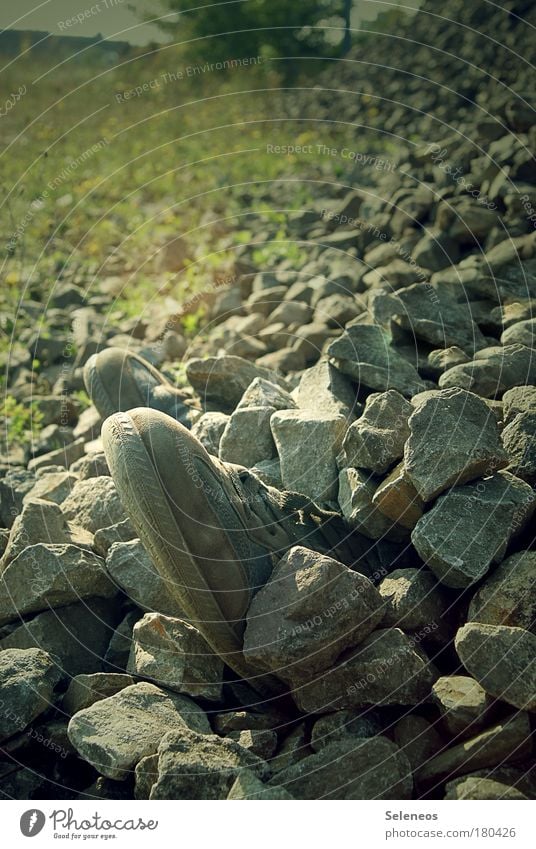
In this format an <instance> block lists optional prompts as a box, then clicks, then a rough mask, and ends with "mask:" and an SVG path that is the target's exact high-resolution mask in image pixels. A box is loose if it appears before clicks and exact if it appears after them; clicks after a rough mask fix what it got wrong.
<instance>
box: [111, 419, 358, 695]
mask: <svg viewBox="0 0 536 849" xmlns="http://www.w3.org/2000/svg"><path fill="white" fill-rule="evenodd" d="M102 437H103V443H104V451H105V453H106V458H107V460H108V464H109V467H110V471H111V473H112V476H113V479H114V481H115V484H116V486H117V490H118V492H119V496H120V498H121V501H122V503H123V506H124V508H125V510H126V512H127V513H128V515H129V517H130V520H131V522H132V524H133V526H134V528H135V529H136V531H137V533H138V535H139V537H140V539H141V541H142V542H143V544H144V546H145V548H146V549H147V551H148V552H149V554H150V556H151V557H152V559H153V562H154V564H155V567H156V569H157V570H158V572H159V573H160V575H161V576H162V578H163V579H164V581H165V582H166V585H167V587H168V589H169V592H170V593H171V594H173V595H174V596H175V597H176V599H177V601H178V602H179V604H180V606H181V608H182V609H183V610H184V611H185V612H186V615H187V616H188V617H189V619H190V620H191V622H192V624H194V625H195V626H196V627H197V628H198V630H199V631H200V632H201V633H202V634H203V636H204V637H205V639H206V641H207V642H208V643H209V645H210V646H211V647H212V649H213V650H214V651H215V652H216V653H217V654H218V655H219V656H220V657H221V658H222V659H223V660H224V661H225V663H226V664H227V665H228V666H229V667H231V669H233V670H234V671H235V672H237V673H238V674H239V675H240V676H241V677H243V678H246V679H248V680H249V681H250V683H252V685H253V686H254V687H256V689H257V690H258V691H259V692H263V690H264V692H266V690H268V689H272V690H275V689H279V690H280V686H279V684H277V687H274V686H273V681H268V683H267V679H268V676H265V675H264V674H262V673H261V674H259V673H258V672H255V670H254V669H252V668H251V667H250V666H249V665H248V663H247V662H246V660H245V658H244V656H243V654H242V646H243V632H244V628H245V616H246V613H247V610H248V608H249V606H250V604H251V600H252V598H253V596H254V595H255V593H256V592H257V590H258V589H260V587H262V586H264V584H265V583H266V582H267V580H268V578H269V577H270V575H271V572H272V569H273V567H274V565H275V564H276V562H277V561H278V560H279V559H280V558H281V557H282V556H283V554H284V553H285V552H286V551H287V550H288V549H289V548H290V547H292V546H293V545H298V544H299V545H304V546H307V547H309V548H313V549H315V550H317V551H322V552H324V553H329V554H331V555H332V556H333V557H336V558H337V559H339V560H342V561H343V562H345V563H346V564H347V565H356V564H357V565H358V569H359V571H365V572H367V571H368V570H369V568H370V564H368V563H367V555H368V552H370V550H371V548H373V546H374V543H371V541H370V540H366V539H365V538H364V537H360V536H359V537H358V540H357V542H358V545H357V546H356V540H355V535H353V534H349V532H348V530H347V529H346V527H345V525H344V524H343V521H342V519H341V518H340V517H339V516H338V515H337V514H333V513H327V512H325V511H323V510H321V509H320V508H318V507H317V506H316V505H315V504H313V503H312V502H310V501H309V500H308V499H307V498H306V497H305V496H301V495H298V494H296V493H289V492H283V493H282V492H279V490H276V489H273V488H272V487H269V486H266V485H265V484H263V483H262V482H261V481H260V480H259V478H257V477H256V475H254V474H253V473H252V472H250V471H249V470H248V469H245V468H244V467H242V466H235V465H233V464H230V463H223V462H221V461H220V460H218V459H217V458H215V457H212V456H211V455H210V454H209V453H208V452H207V451H206V450H205V448H204V447H203V445H202V444H201V443H200V442H199V440H197V439H196V438H195V437H194V436H192V434H191V433H190V432H189V431H188V430H186V428H184V427H183V426H182V425H181V424H179V423H178V422H177V421H174V420H173V419H172V418H170V417H169V416H166V415H164V414H163V413H161V412H158V411H156V410H151V409H148V408H139V409H134V410H129V411H128V413H116V414H115V415H113V416H111V417H110V418H108V419H107V420H106V421H105V422H104V425H103V428H102ZM358 561H359V563H358Z"/></svg>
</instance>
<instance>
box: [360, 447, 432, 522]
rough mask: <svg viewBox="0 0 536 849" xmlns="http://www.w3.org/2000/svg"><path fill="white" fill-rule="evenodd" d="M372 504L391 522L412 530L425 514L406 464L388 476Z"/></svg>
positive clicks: (402, 464)
mask: <svg viewBox="0 0 536 849" xmlns="http://www.w3.org/2000/svg"><path fill="white" fill-rule="evenodd" d="M372 504H373V506H374V507H377V508H378V510H379V511H380V513H383V515H384V516H386V517H387V518H388V519H390V521H391V522H392V523H394V524H396V525H400V526H401V527H402V528H407V529H408V530H410V531H411V530H412V529H413V528H414V527H415V525H416V524H417V522H418V521H419V519H420V518H421V516H422V514H423V509H424V502H423V500H422V498H421V497H420V495H419V494H418V493H417V490H416V489H415V487H414V486H413V484H412V483H411V481H410V479H409V477H408V474H407V472H406V469H405V466H404V463H399V464H398V466H395V468H394V469H393V471H392V472H391V473H390V474H389V475H387V477H386V478H385V479H384V480H383V481H382V483H381V484H380V485H379V487H378V488H377V489H376V491H375V492H374V495H373V496H372Z"/></svg>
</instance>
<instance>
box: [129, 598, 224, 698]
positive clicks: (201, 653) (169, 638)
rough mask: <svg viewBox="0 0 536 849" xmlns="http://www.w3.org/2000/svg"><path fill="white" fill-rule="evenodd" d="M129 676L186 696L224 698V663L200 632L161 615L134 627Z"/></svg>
mask: <svg viewBox="0 0 536 849" xmlns="http://www.w3.org/2000/svg"><path fill="white" fill-rule="evenodd" d="M127 672H131V673H132V674H133V675H137V676H140V677H142V678H150V679H151V680H152V681H153V682H154V683H155V684H158V685H159V686H162V687H166V688H167V689H168V690H174V691H175V692H177V693H183V694H185V695H187V696H194V697H198V698H205V699H213V700H216V701H218V700H219V699H220V698H221V691H222V676H223V663H222V661H221V660H220V658H219V657H218V656H217V655H215V654H214V652H213V651H212V649H211V648H210V647H209V646H208V644H207V643H206V642H205V640H204V639H203V637H202V636H201V634H200V633H199V631H198V630H197V628H194V627H193V625H189V624H188V623H187V622H183V621H182V620H181V619H174V618H172V617H170V616H162V614H160V613H146V614H145V616H144V617H143V619H140V620H139V621H138V622H136V624H135V625H134V630H133V633H132V648H131V650H130V657H129V661H128V666H127Z"/></svg>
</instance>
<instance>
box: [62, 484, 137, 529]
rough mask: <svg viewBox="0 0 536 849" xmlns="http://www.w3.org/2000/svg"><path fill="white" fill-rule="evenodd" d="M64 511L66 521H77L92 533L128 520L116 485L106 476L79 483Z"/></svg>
mask: <svg viewBox="0 0 536 849" xmlns="http://www.w3.org/2000/svg"><path fill="white" fill-rule="evenodd" d="M62 511H63V515H64V516H65V518H66V519H71V520H76V524H77V525H79V526H80V527H81V528H84V530H87V531H91V533H95V531H98V530H100V529H101V528H108V527H109V526H110V525H115V524H116V523H117V522H121V521H123V519H125V518H126V515H125V511H124V509H123V506H122V504H121V501H120V499H119V495H118V493H117V490H116V488H115V484H114V482H113V480H112V478H110V477H105V476H102V477H98V478H90V479H89V480H83V481H79V482H78V483H77V484H76V486H75V487H74V489H73V491H72V492H71V494H70V496H69V497H68V498H66V499H65V501H64V502H63V504H62Z"/></svg>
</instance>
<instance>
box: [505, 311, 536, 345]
mask: <svg viewBox="0 0 536 849" xmlns="http://www.w3.org/2000/svg"><path fill="white" fill-rule="evenodd" d="M535 328H536V320H535V319H534V318H528V319H525V321H519V322H517V324H512V325H511V326H510V327H508V328H507V330H505V331H504V332H503V333H502V334H501V343H502V344H503V345H512V344H514V343H515V342H519V344H520V345H526V346H527V348H534V347H535V344H534V343H535Z"/></svg>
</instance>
